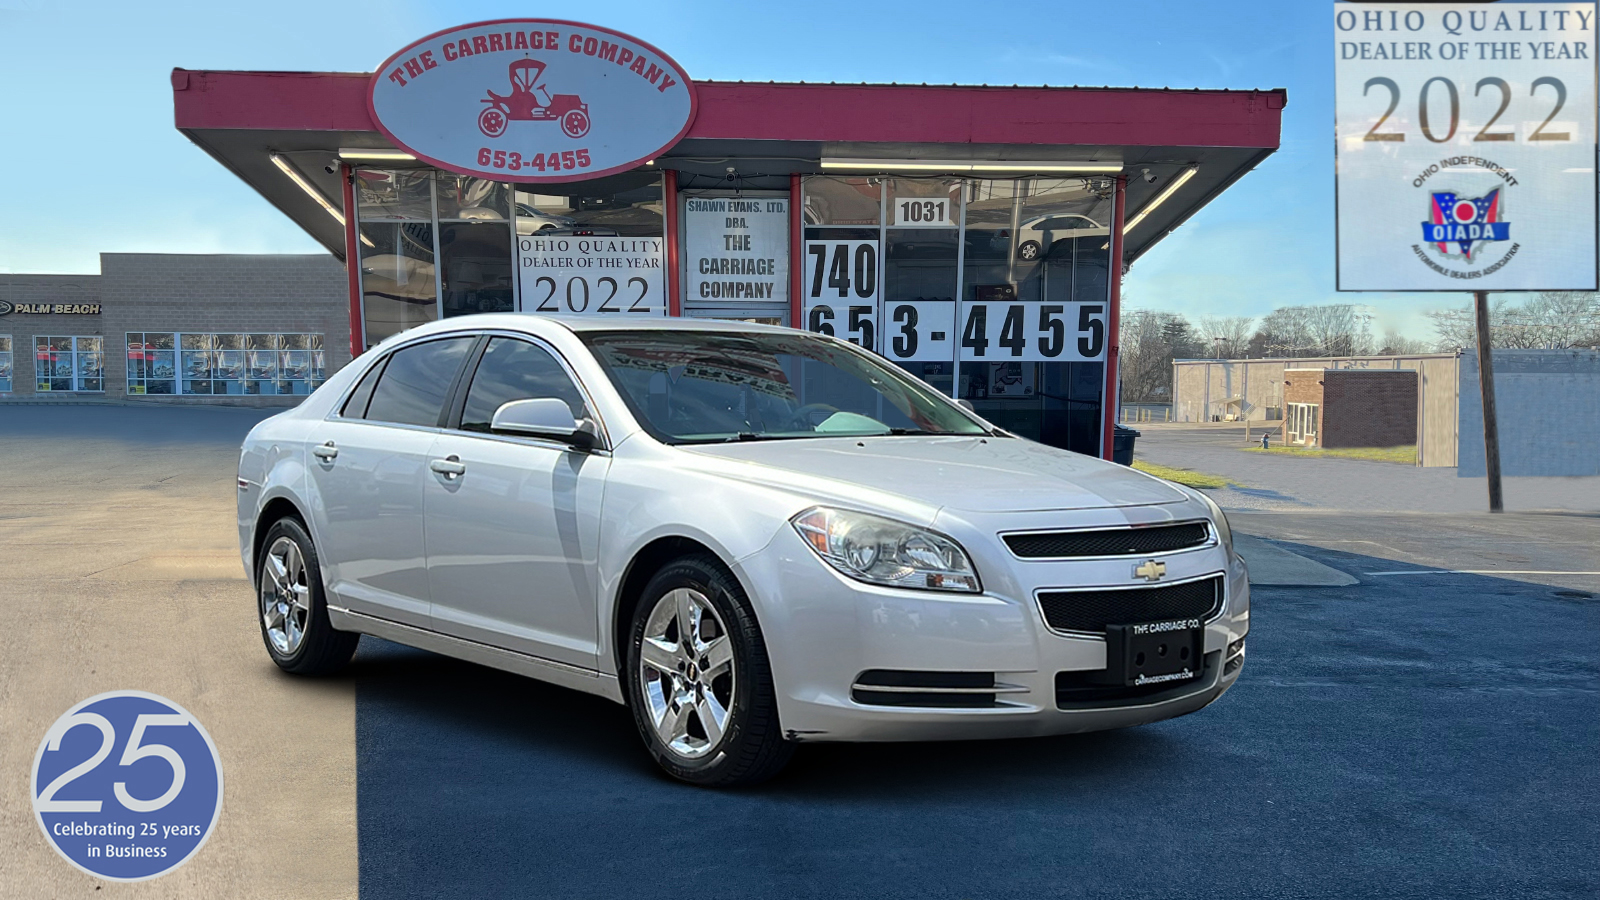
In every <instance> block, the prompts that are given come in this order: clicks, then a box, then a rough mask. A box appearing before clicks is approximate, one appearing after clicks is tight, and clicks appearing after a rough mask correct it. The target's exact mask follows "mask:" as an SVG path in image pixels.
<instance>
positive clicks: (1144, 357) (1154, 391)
mask: <svg viewBox="0 0 1600 900" xmlns="http://www.w3.org/2000/svg"><path fill="white" fill-rule="evenodd" d="M1121 342H1122V347H1121V350H1120V352H1119V355H1118V357H1117V358H1118V360H1119V363H1118V370H1117V371H1118V377H1119V378H1120V380H1121V382H1122V399H1123V400H1124V401H1127V402H1131V403H1141V402H1163V401H1168V400H1171V399H1172V361H1173V359H1181V358H1190V357H1195V356H1200V355H1202V347H1201V341H1200V339H1199V337H1198V336H1197V335H1196V334H1195V332H1194V329H1193V328H1192V327H1191V326H1190V325H1189V321H1188V320H1187V319H1185V318H1184V317H1183V316H1181V315H1177V314H1176V313H1170V312H1162V311H1158V310H1147V309H1130V310H1126V311H1124V313H1123V316H1122V327H1121Z"/></svg>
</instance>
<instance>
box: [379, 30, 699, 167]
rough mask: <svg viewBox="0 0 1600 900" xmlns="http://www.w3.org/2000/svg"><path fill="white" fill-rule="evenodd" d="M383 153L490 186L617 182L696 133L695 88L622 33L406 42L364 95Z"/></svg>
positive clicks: (499, 33)
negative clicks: (386, 144)
mask: <svg viewBox="0 0 1600 900" xmlns="http://www.w3.org/2000/svg"><path fill="white" fill-rule="evenodd" d="M367 104H368V106H369V108H370V110H371V112H372V120H373V122H374V123H376V124H377V126H378V130H379V131H381V132H383V133H384V135H385V136H387V137H388V138H389V140H390V141H391V142H393V144H394V145H395V146H396V147H398V148H400V149H402V150H405V151H406V152H407V153H410V154H412V155H413V156H415V157H417V158H418V159H421V160H423V161H425V162H428V163H431V164H433V165H434V166H437V167H438V168H441V169H444V170H446V171H450V172H459V173H461V174H464V175H475V176H478V177H480V178H487V179H492V180H494V181H502V182H503V181H517V182H523V183H531V184H541V183H556V182H571V181H579V180H582V179H586V178H599V177H601V176H605V175H612V174H615V173H618V172H626V171H629V170H632V169H636V168H638V167H639V166H641V165H643V164H644V163H645V161H646V160H650V159H654V158H655V157H657V156H660V155H661V154H662V153H664V152H666V151H667V150H668V149H669V148H670V147H672V146H673V145H674V144H676V143H677V142H678V141H679V139H681V138H682V137H683V136H684V135H685V134H686V133H688V131H689V126H690V125H691V124H692V123H693V122H694V114H695V109H696V99H695V90H694V83H693V82H691V81H690V80H689V76H688V74H687V73H685V72H684V71H683V68H682V67H681V66H679V65H678V64H677V63H675V62H673V61H672V58H671V57H669V56H667V55H666V54H665V53H662V52H661V51H660V50H657V49H656V48H655V47H653V46H651V45H650V44H647V43H645V42H644V41H641V40H639V39H638V38H635V37H630V36H628V35H626V34H623V33H621V32H617V31H612V30H610V29H608V28H600V27H598V26H595V25H584V24H582V23H579V22H565V21H559V20H556V19H500V20H497V21H493V22H479V23H477V24H475V25H462V26H460V27H459V28H451V29H447V30H445V31H441V32H438V33H436V34H431V35H429V36H427V37H425V38H423V39H422V40H419V41H415V42H413V43H412V44H410V45H408V46H407V47H405V48H404V49H402V50H400V51H399V52H398V53H396V54H394V55H393V56H391V57H389V58H388V59H387V60H385V61H384V63H383V64H382V65H381V66H379V67H378V70H377V71H376V72H374V73H373V74H372V79H371V80H370V81H369V82H368V87H367Z"/></svg>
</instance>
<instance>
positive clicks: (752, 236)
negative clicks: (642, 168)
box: [683, 197, 789, 305]
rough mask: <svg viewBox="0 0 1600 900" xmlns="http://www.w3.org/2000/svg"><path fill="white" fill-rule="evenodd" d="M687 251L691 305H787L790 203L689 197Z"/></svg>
mask: <svg viewBox="0 0 1600 900" xmlns="http://www.w3.org/2000/svg"><path fill="white" fill-rule="evenodd" d="M683 245H684V254H683V255H684V259H685V260H687V269H688V272H687V277H685V279H684V296H685V298H686V300H687V301H688V302H690V303H708V302H709V303H724V304H729V305H738V304H749V303H760V304H768V303H782V304H787V303H788V302H789V200H788V198H777V197H690V198H688V199H687V200H686V201H685V202H684V205H683Z"/></svg>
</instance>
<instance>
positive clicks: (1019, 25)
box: [0, 0, 1466, 338]
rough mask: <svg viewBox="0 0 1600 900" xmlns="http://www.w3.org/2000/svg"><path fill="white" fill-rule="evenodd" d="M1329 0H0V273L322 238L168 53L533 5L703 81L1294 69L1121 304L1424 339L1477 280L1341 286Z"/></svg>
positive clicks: (84, 268)
mask: <svg viewBox="0 0 1600 900" xmlns="http://www.w3.org/2000/svg"><path fill="white" fill-rule="evenodd" d="M1329 5H1330V4H1328V3H1326V2H1312V3H1305V2H1296V3H1285V2H1282V0H1276V2H1262V0H1211V2H1206V3H1192V2H1176V0H1161V2H1158V0H1121V2H1117V3H1105V2H1092V3H1090V2H1077V0H1074V2H1061V0H1056V2H1051V3H1041V4H1000V5H996V4H983V3H976V4H975V3H971V2H943V0H923V2H917V3H873V2H865V0H855V2H833V0H816V2H808V3H803V4H800V3H722V2H698V3H697V2H678V3H659V2H657V3H644V2H603V0H601V2H591V3H588V4H586V5H585V6H584V7H583V10H582V12H581V13H577V12H566V11H565V8H564V7H560V6H557V5H554V4H538V3H526V2H524V3H508V2H498V3H497V2H469V3H418V2H400V0H390V2H384V3H370V4H349V3H339V2H335V0H323V2H316V3H307V2H299V0H275V2H272V3H228V2H213V3H207V4H197V3H154V2H140V3H90V2H70V0H56V2H48V0H0V78H3V79H4V81H3V83H4V84H5V85H6V88H5V89H4V90H3V91H0V122H3V123H4V125H3V128H0V171H3V172H4V173H6V174H5V178H6V181H7V184H6V187H5V195H6V197H7V203H6V204H5V207H4V212H5V215H4V216H0V272H94V271H97V267H98V260H97V256H96V254H98V253H99V252H101V251H146V252H179V253H218V252H235V253H294V252H317V251H318V250H319V248H318V247H317V245H315V244H313V243H312V241H311V240H310V239H309V238H307V237H306V236H305V235H304V234H303V233H302V232H301V231H300V230H299V229H298V228H297V227H296V226H295V225H294V224H293V223H292V222H290V221H289V220H288V219H287V218H285V217H284V216H282V215H281V214H280V213H278V212H277V211H276V210H274V209H272V208H271V207H270V206H268V205H267V203H266V202H265V201H264V200H262V199H261V198H260V197H259V196H257V195H256V194H255V193H254V192H253V191H251V190H250V189H248V188H247V187H245V186H244V184H243V183H242V182H240V181H238V180H237V179H236V178H234V177H233V176H232V175H231V174H229V173H228V172H227V171H226V170H224V169H223V168H222V167H221V166H220V165H218V164H217V163H216V162H215V161H213V160H212V159H211V158H210V157H208V156H206V155H205V154H204V153H202V152H201V151H200V150H199V149H197V148H195V147H194V146H192V145H190V144H189V142H188V141H187V140H186V139H185V138H184V137H183V136H182V135H180V134H179V133H178V132H177V131H176V130H175V129H174V128H173V127H172V93H171V87H170V84H169V81H168V73H169V71H170V70H171V69H172V67H173V66H184V67H187V68H219V69H278V70H307V69H318V70H343V71H370V70H371V69H372V68H373V67H374V66H375V65H376V64H377V63H378V62H380V61H382V60H383V59H384V58H385V57H387V56H388V55H389V54H390V53H391V52H393V51H394V50H396V49H398V48H399V47H401V46H403V45H404V44H406V43H408V42H410V41H411V40H413V39H415V38H418V37H421V36H422V35H424V34H427V33H429V32H432V31H435V30H437V29H440V28H444V27H447V26H450V25H455V24H460V23H463V22H471V21H477V20H481V19H490V18H497V17H503V16H519V15H520V16H540V15H543V16H549V17H553V18H563V17H566V18H578V19H582V20H585V21H590V22H594V23H595V24H599V25H606V26H609V27H612V28H617V29H619V30H621V31H625V32H629V33H631V34H635V35H638V36H639V37H641V38H643V39H645V40H648V41H650V42H651V43H654V44H656V45H657V46H659V47H661V48H662V49H664V50H666V51H667V52H668V53H671V54H672V55H673V57H674V58H676V59H677V60H678V62H679V63H681V64H682V65H683V66H684V67H685V68H686V69H687V70H688V71H689V73H690V74H691V75H694V76H695V77H697V78H705V79H737V78H745V79H760V80H766V79H775V80H779V81H783V80H801V79H804V80H808V81H819V80H820V81H902V82H906V81H909V82H920V81H929V82H945V83H949V82H953V81H955V82H963V83H984V82H988V83H994V84H1011V83H1023V84H1041V83H1043V84H1051V85H1070V84H1093V85H1133V86H1142V87H1162V86H1170V87H1205V88H1224V87H1225V88H1274V87H1282V88H1287V89H1288V91H1289V106H1288V108H1287V109H1286V110H1285V115H1284V120H1283V121H1284V128H1283V143H1282V148H1281V149H1280V150H1279V152H1278V153H1277V154H1275V155H1274V156H1272V157H1271V158H1269V159H1268V160H1267V161H1266V162H1265V163H1264V164H1263V165H1262V166H1261V167H1259V168H1258V169H1257V170H1256V171H1255V172H1253V173H1251V174H1249V175H1247V176H1246V177H1245V178H1244V179H1243V180H1242V181H1240V182H1239V183H1238V184H1236V185H1235V186H1234V187H1233V188H1231V189H1229V191H1228V192H1226V193H1225V194H1223V195H1222V197H1220V198H1219V199H1218V200H1217V201H1215V202H1213V203H1212V204H1211V205H1210V206H1209V207H1207V208H1206V209H1205V210H1203V211H1202V212H1201V213H1200V214H1199V215H1197V216H1195V217H1194V218H1192V219H1190V220H1189V222H1188V223H1186V224H1185V225H1184V226H1183V227H1182V228H1180V229H1179V230H1178V231H1177V232H1176V233H1175V234H1173V235H1171V236H1169V237H1168V238H1167V239H1166V240H1165V241H1163V242H1162V243H1161V244H1160V245H1159V246H1158V247H1157V248H1156V249H1154V250H1152V251H1151V252H1150V253H1149V254H1147V255H1146V256H1145V257H1144V258H1142V259H1141V260H1140V261H1139V262H1138V263H1137V264H1136V265H1135V266H1134V267H1133V270H1132V271H1131V272H1130V274H1129V276H1128V280H1127V282H1126V283H1125V284H1126V287H1125V291H1126V296H1127V297H1128V298H1129V301H1130V303H1132V304H1134V305H1138V306H1143V307H1149V308H1159V309H1171V310H1176V311H1180V312H1183V313H1185V314H1187V315H1189V316H1191V317H1199V316H1204V315H1261V314H1264V313H1266V312H1267V311H1269V310H1270V309H1272V308H1273V307H1275V306H1280V305H1291V304H1303V303H1329V302H1362V303H1368V304H1371V305H1372V306H1374V307H1375V308H1376V309H1377V315H1378V322H1377V323H1375V324H1377V325H1378V327H1379V330H1381V329H1382V328H1383V327H1384V326H1387V325H1394V326H1397V327H1400V328H1401V329H1402V330H1404V331H1405V332H1407V333H1408V334H1410V335H1412V336H1414V337H1425V338H1426V337H1431V336H1432V335H1431V331H1430V329H1429V328H1428V326H1427V323H1426V320H1425V319H1423V318H1422V316H1421V311H1423V310H1426V309H1430V308H1436V307H1439V306H1442V305H1456V304H1458V303H1464V302H1465V300H1466V295H1463V296H1462V297H1460V298H1456V297H1454V296H1453V295H1448V294H1435V295H1415V296H1408V295H1404V294H1343V295H1341V294H1338V293H1336V292H1335V291H1334V289H1333V140H1332V138H1333V135H1332V131H1333V128H1332V124H1333V52H1332V37H1331V25H1330V19H1329V11H1330V10H1329Z"/></svg>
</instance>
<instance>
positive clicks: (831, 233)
mask: <svg viewBox="0 0 1600 900" xmlns="http://www.w3.org/2000/svg"><path fill="white" fill-rule="evenodd" d="M803 192H804V200H803V201H802V208H801V217H802V221H803V222H804V223H805V231H804V245H803V247H802V250H801V258H800V259H799V260H796V261H794V262H793V263H792V264H793V265H796V266H799V267H800V286H801V302H800V314H801V316H802V317H803V318H804V321H802V322H800V323H798V324H800V325H802V326H803V327H804V328H805V329H806V330H807V331H815V332H817V333H819V334H831V335H833V336H834V337H838V338H843V339H845V340H848V341H854V342H855V343H856V344H858V345H860V346H863V347H866V348H868V349H875V348H876V346H877V334H876V331H875V326H874V325H873V324H872V316H874V315H875V314H876V311H877V307H878V292H879V287H880V282H881V281H882V279H881V277H880V272H879V269H880V268H881V264H880V261H881V260H882V258H883V252H882V241H883V179H882V178H876V177H871V178H869V177H865V176H863V177H837V176H831V175H815V176H812V177H809V178H807V179H805V182H804V186H803Z"/></svg>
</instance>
